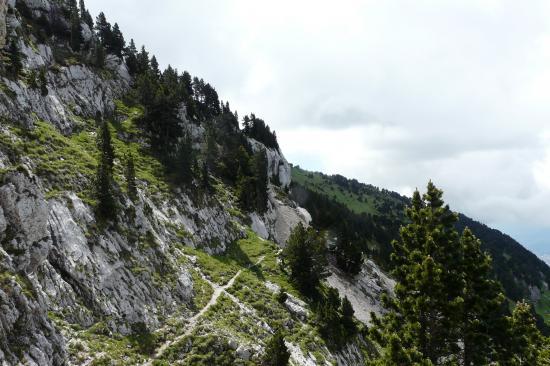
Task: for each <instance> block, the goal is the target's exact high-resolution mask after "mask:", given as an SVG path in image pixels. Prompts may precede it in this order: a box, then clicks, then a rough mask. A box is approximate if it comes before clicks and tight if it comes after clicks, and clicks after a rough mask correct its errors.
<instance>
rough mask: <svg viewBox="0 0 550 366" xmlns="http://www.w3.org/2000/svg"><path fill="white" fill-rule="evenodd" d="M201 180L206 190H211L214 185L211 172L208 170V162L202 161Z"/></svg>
mask: <svg viewBox="0 0 550 366" xmlns="http://www.w3.org/2000/svg"><path fill="white" fill-rule="evenodd" d="M201 182H202V188H203V189H204V191H205V192H210V190H211V189H212V186H211V185H210V174H209V172H208V164H206V162H203V163H202V172H201Z"/></svg>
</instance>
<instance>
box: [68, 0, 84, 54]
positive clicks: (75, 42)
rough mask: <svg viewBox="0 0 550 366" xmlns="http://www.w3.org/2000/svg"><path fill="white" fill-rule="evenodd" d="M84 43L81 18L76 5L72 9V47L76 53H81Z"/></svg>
mask: <svg viewBox="0 0 550 366" xmlns="http://www.w3.org/2000/svg"><path fill="white" fill-rule="evenodd" d="M82 41H83V38H82V32H81V31H80V16H79V14H78V8H77V7H76V3H75V4H74V6H73V7H71V38H70V45H71V49H72V50H73V51H74V52H78V51H80V45H81V43H82Z"/></svg>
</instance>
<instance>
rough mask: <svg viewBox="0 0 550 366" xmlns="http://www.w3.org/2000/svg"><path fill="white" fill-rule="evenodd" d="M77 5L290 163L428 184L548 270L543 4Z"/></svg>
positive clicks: (547, 17) (379, 181) (547, 46)
mask: <svg viewBox="0 0 550 366" xmlns="http://www.w3.org/2000/svg"><path fill="white" fill-rule="evenodd" d="M86 4H87V6H88V8H89V9H90V11H91V12H92V15H93V16H94V17H95V16H96V15H97V14H98V13H99V11H104V12H105V14H106V15H107V19H108V20H109V21H110V22H111V23H113V24H114V22H118V24H119V25H120V27H121V29H122V31H123V33H124V35H125V37H126V38H127V39H130V38H133V39H135V41H136V44H137V45H138V46H140V45H142V44H145V45H146V48H147V50H149V51H150V52H151V53H153V54H155V55H156V56H157V58H158V60H159V62H160V64H161V66H166V65H168V64H171V65H172V66H173V67H175V68H177V69H178V70H179V71H184V70H187V71H189V72H190V73H191V74H192V75H194V76H195V75H196V76H199V77H202V78H204V79H205V81H207V82H209V83H210V84H212V85H213V86H214V87H215V88H216V90H217V91H218V94H219V95H220V99H222V100H224V101H229V103H230V105H231V108H232V109H236V110H237V111H238V112H239V115H241V116H244V115H245V114H249V113H251V112H253V113H255V114H256V115H257V116H259V117H261V118H262V119H264V120H265V121H266V122H267V123H268V124H269V125H270V126H271V127H272V128H273V129H275V130H276V131H277V136H278V139H279V144H280V146H281V148H282V151H283V153H284V154H285V156H286V158H287V159H288V160H289V161H290V162H291V163H293V164H297V165H300V166H301V167H302V168H305V169H309V170H316V171H322V172H324V173H327V174H336V173H338V174H342V175H344V176H347V177H350V178H356V179H358V180H359V181H362V182H366V183H370V184H374V185H376V186H379V187H383V188H387V189H391V190H395V191H397V192H399V193H402V194H406V195H410V194H411V193H412V192H413V190H414V189H416V188H418V189H420V190H422V189H424V187H425V186H426V183H427V182H428V181H429V180H430V179H431V180H432V181H433V182H434V183H435V184H436V185H437V186H439V187H440V188H442V189H443V190H444V192H445V196H444V198H445V200H446V201H447V202H448V203H449V204H450V206H451V208H452V209H453V210H456V211H460V212H463V213H465V214H466V215H468V216H470V217H472V218H474V219H477V220H479V221H481V222H483V223H485V224H487V225H489V226H492V227H495V228H497V229H499V230H502V231H504V232H506V233H507V234H509V235H511V236H512V237H514V238H515V239H517V240H518V241H520V242H521V243H522V244H524V245H525V246H526V247H528V248H529V249H530V250H532V251H533V252H535V253H536V254H538V255H539V256H541V257H545V256H546V257H545V258H547V259H548V260H550V123H549V122H550V3H549V2H547V1H538V0H530V1H522V2H519V1H497V0H475V1H473V0H472V1H469V0H460V1H441V0H433V1H428V0H420V1H414V2H412V1H405V0H403V1H383V2H382V1H376V0H372V1H371V0H340V1H333V0H332V1H324V0H315V1H314V0H292V1H291V0H279V1H262V0H230V1H229V0H226V1H219V0H218V1H214V0H201V1H189V0H156V1H155V2H154V3H152V2H150V1H145V0H117V1H112V0H87V2H86ZM152 4H154V5H152Z"/></svg>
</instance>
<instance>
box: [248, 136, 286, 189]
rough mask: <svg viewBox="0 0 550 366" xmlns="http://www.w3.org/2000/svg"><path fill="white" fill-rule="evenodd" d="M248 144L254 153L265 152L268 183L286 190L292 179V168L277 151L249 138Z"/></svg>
mask: <svg viewBox="0 0 550 366" xmlns="http://www.w3.org/2000/svg"><path fill="white" fill-rule="evenodd" d="M248 142H249V143H250V146H252V150H253V151H254V152H257V151H262V150H263V151H265V154H266V157H267V175H268V177H269V179H270V181H271V182H272V183H273V184H275V185H277V186H280V187H281V188H283V189H286V188H288V187H289V186H290V181H291V179H292V168H291V167H290V164H288V162H287V161H286V159H285V157H284V156H283V154H282V153H281V151H280V150H279V149H273V148H268V147H266V146H265V145H264V144H262V143H261V142H258V141H256V140H254V139H251V138H249V139H248Z"/></svg>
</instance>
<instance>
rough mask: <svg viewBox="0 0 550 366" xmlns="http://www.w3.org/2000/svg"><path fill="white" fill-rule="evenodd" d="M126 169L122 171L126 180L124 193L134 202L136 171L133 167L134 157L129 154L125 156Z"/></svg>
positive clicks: (135, 197) (135, 195)
mask: <svg viewBox="0 0 550 366" xmlns="http://www.w3.org/2000/svg"><path fill="white" fill-rule="evenodd" d="M125 160H126V168H125V169H124V175H125V178H126V191H127V193H128V197H130V199H131V200H132V201H135V200H136V199H137V196H138V194H137V193H138V192H137V184H136V169H135V166H134V156H133V155H132V154H131V153H130V154H128V155H127V156H126V159H125Z"/></svg>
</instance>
